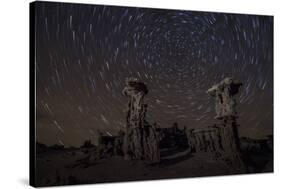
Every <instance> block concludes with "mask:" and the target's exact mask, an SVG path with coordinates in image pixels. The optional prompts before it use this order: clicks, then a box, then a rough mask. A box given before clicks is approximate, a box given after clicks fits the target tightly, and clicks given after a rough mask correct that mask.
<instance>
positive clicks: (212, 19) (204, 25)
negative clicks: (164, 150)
mask: <svg viewBox="0 0 281 189" xmlns="http://www.w3.org/2000/svg"><path fill="white" fill-rule="evenodd" d="M36 6H37V8H38V9H37V10H38V11H37V12H36V26H35V29H36V68H35V69H36V113H37V116H36V120H37V121H36V132H37V140H38V141H40V142H43V143H46V144H49V145H51V144H64V145H66V146H79V145H81V143H82V142H83V141H85V140H86V139H91V140H92V141H96V137H97V132H98V131H101V132H103V133H105V134H107V135H115V134H116V133H117V132H118V131H119V130H120V129H124V128H125V121H126V118H125V117H126V106H127V102H128V99H127V98H126V97H124V96H123V95H122V89H123V88H124V86H125V79H126V78H127V77H136V78H139V79H140V80H141V81H143V82H145V83H146V84H147V87H148V90H149V92H148V94H147V95H146V97H145V99H146V102H147V104H148V112H147V119H148V121H149V122H150V123H157V125H158V126H159V127H170V126H171V125H172V124H173V123H174V122H177V123H178V124H179V127H183V126H186V127H187V128H200V127H206V126H208V125H211V124H213V123H215V122H216V120H215V119H214V116H215V110H214V102H213V99H212V98H211V97H209V95H208V94H206V90H207V89H208V88H210V87H211V86H212V85H213V84H216V83H218V82H220V81H221V80H222V79H224V78H225V77H233V78H235V79H238V80H240V81H241V82H242V83H243V87H242V88H241V92H240V94H239V95H238V99H237V102H238V107H237V108H238V115H239V119H238V122H239V125H240V126H239V131H240V134H241V135H242V136H251V137H256V138H259V137H264V136H266V135H269V134H272V129H273V128H272V127H273V17H270V16H257V15H241V14H225V13H210V12H194V11H184V10H163V9H147V8H133V7H131V8H129V7H117V6H103V5H99V6H97V5H92V6H89V5H83V4H67V3H52V4H50V3H47V2H45V3H44V2H39V3H38V4H36Z"/></svg>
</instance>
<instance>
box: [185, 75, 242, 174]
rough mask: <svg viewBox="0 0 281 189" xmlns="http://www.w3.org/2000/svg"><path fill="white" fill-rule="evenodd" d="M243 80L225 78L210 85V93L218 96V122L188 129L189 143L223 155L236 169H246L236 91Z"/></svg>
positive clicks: (197, 148)
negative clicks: (209, 125) (238, 125)
mask: <svg viewBox="0 0 281 189" xmlns="http://www.w3.org/2000/svg"><path fill="white" fill-rule="evenodd" d="M241 85H242V83H240V82H238V81H234V80H233V79H231V78H226V79H224V80H223V81H221V82H220V83H219V84H217V85H214V86H213V87H212V88H210V89H209V90H208V91H207V93H208V94H210V95H211V96H213V97H215V108H216V113H217V115H216V117H215V118H216V119H218V120H219V122H218V124H215V125H213V126H211V127H208V128H206V129H197V130H194V129H193V130H188V131H187V137H188V139H189V146H190V147H191V149H192V151H195V152H210V154H211V156H212V157H213V158H215V159H221V160H223V161H224V162H226V164H228V166H230V167H231V168H232V169H234V170H236V171H238V172H239V171H244V170H245V166H244V163H243V161H242V157H241V152H240V141H239V136H238V131H237V121H236V119H237V112H236V111H235V106H236V102H235V98H234V97H235V95H236V94H237V93H238V92H239V88H240V86H241Z"/></svg>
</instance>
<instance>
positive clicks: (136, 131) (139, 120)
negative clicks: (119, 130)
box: [123, 78, 160, 162]
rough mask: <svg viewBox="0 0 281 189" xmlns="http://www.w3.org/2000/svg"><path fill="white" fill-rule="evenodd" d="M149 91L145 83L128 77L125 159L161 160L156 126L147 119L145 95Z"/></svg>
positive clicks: (125, 89) (126, 87)
mask: <svg viewBox="0 0 281 189" xmlns="http://www.w3.org/2000/svg"><path fill="white" fill-rule="evenodd" d="M147 93H148V90H147V87H146V85H145V84H144V83H142V82H140V81H138V80H137V79H135V78H128V79H127V80H126V86H125V88H124V90H123V94H124V95H125V96H127V97H129V98H130V100H129V102H128V110H127V118H126V121H127V123H126V131H125V137H124V145H123V146H124V156H125V159H145V160H148V161H150V162H159V161H160V152H159V139H158V135H157V132H156V130H155V128H154V127H153V126H152V125H149V124H148V122H147V121H146V120H145V115H146V110H147V105H146V104H144V100H143V99H144V95H145V94H147Z"/></svg>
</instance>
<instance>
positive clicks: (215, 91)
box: [207, 78, 242, 119]
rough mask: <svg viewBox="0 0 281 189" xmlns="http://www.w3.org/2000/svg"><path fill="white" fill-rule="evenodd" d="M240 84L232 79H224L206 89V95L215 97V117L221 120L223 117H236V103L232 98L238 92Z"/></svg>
mask: <svg viewBox="0 0 281 189" xmlns="http://www.w3.org/2000/svg"><path fill="white" fill-rule="evenodd" d="M241 86H242V83H241V82H239V81H237V80H233V79H232V78H225V79H224V80H222V81H221V82H220V83H218V84H216V85H214V86H212V87H211V88H210V89H208V91H207V93H208V94H210V95H211V96H213V97H215V106H216V107H215V108H216V113H217V115H216V117H215V118H217V119H221V118H223V117H225V116H236V114H237V112H236V109H235V107H236V101H235V98H234V96H235V95H236V94H237V93H238V92H239V88H240V87H241Z"/></svg>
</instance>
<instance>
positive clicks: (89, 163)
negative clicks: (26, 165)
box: [36, 138, 273, 186]
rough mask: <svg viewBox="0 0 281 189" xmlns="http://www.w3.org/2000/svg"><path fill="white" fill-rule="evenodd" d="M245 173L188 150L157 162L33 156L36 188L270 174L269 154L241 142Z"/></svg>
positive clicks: (75, 152)
mask: <svg viewBox="0 0 281 189" xmlns="http://www.w3.org/2000/svg"><path fill="white" fill-rule="evenodd" d="M241 143H242V145H241V146H242V147H243V150H242V151H243V154H242V156H243V162H244V163H245V166H246V170H244V171H237V170H233V169H232V168H231V167H230V166H229V164H228V162H225V161H223V160H222V159H220V158H216V157H215V156H214V154H212V153H210V152H197V153H192V152H191V151H190V150H189V149H176V148H175V149H162V150H161V154H162V155H161V161H160V163H157V164H149V163H147V162H145V161H137V160H130V161H128V160H124V157H123V156H118V155H108V156H105V157H103V158H97V154H96V153H97V152H96V148H95V147H89V148H73V149H65V148H57V149H51V148H48V147H45V148H43V150H42V148H41V149H40V148H39V149H40V150H39V151H38V152H39V153H38V154H37V162H36V165H37V177H36V185H38V186H52V185H68V184H86V183H102V182H117V181H135V180H150V179H168V178H181V177H200V176H216V175H230V174H231V175H232V174H245V173H262V172H272V171H273V154H272V149H270V148H268V145H263V142H260V141H258V140H256V141H254V140H250V139H246V138H245V139H242V140H241Z"/></svg>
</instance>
